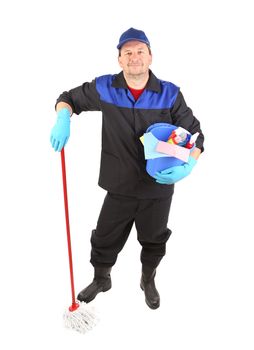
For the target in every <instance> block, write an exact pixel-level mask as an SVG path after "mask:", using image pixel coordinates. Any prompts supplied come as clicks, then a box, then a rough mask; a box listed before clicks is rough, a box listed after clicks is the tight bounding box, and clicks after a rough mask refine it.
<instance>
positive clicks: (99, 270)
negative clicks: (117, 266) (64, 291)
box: [77, 267, 112, 303]
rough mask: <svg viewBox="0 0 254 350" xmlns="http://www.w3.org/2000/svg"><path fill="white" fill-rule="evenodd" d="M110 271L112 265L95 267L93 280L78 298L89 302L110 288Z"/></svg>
mask: <svg viewBox="0 0 254 350" xmlns="http://www.w3.org/2000/svg"><path fill="white" fill-rule="evenodd" d="M110 272H111V267H95V268H94V279H93V282H92V283H91V284H89V286H87V287H86V288H85V289H83V290H82V291H81V292H80V293H79V294H78V297H77V299H78V300H79V301H84V302H85V303H89V302H90V301H92V300H93V299H94V298H95V297H96V295H97V294H98V293H100V292H106V291H107V290H109V289H110V288H111V286H112V284H111V277H110Z"/></svg>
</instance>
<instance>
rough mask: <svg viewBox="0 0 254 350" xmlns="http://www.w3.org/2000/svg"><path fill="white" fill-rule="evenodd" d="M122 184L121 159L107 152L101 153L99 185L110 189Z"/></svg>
mask: <svg viewBox="0 0 254 350" xmlns="http://www.w3.org/2000/svg"><path fill="white" fill-rule="evenodd" d="M119 182H120V162H119V159H118V158H117V157H116V156H114V155H112V154H110V153H107V152H105V151H102V152H101V165H100V177H99V183H100V184H101V185H103V186H106V187H108V188H115V187H117V186H118V184H119Z"/></svg>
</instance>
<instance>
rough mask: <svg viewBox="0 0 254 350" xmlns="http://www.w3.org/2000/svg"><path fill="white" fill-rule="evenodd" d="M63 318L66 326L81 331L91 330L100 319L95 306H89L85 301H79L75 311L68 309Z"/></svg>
mask: <svg viewBox="0 0 254 350" xmlns="http://www.w3.org/2000/svg"><path fill="white" fill-rule="evenodd" d="M63 318H64V326H65V327H66V328H70V329H73V330H75V331H77V332H79V333H86V332H87V331H90V330H91V329H92V328H93V327H94V326H95V325H96V324H97V322H98V321H99V319H98V316H97V315H96V313H95V310H94V308H92V307H88V306H87V304H86V303H84V302H81V303H79V307H78V308H77V309H76V310H75V311H69V310H68V311H66V312H65V313H64V316H63Z"/></svg>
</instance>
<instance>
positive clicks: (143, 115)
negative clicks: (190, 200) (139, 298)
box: [51, 28, 204, 309]
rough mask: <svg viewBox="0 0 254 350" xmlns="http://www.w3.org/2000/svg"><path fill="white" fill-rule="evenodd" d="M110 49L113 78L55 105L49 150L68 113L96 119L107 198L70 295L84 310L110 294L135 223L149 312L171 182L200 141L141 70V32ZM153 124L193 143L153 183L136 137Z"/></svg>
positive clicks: (180, 107) (177, 100) (174, 92)
mask: <svg viewBox="0 0 254 350" xmlns="http://www.w3.org/2000/svg"><path fill="white" fill-rule="evenodd" d="M117 49H118V50H119V57H118V62H119V65H120V67H121V68H122V71H121V72H120V73H119V74H115V75H105V76H100V77H98V78H96V79H95V80H93V81H92V82H90V83H88V82H86V83H84V84H83V85H82V86H79V87H77V88H74V89H72V90H70V91H68V92H64V93H62V94H61V95H60V97H59V98H58V99H57V104H56V110H57V122H56V124H55V126H54V128H53V129H52V133H51V143H52V146H53V148H54V149H55V150H56V151H61V149H62V147H64V145H65V144H66V142H67V141H68V138H69V135H70V117H71V115H72V114H80V113H81V112H83V111H101V112H102V117H103V124H102V151H101V166H100V176H99V186H101V187H102V188H104V189H105V190H107V191H108V192H107V195H106V197H105V200H104V203H103V206H102V209H101V212H100V215H99V218H98V222H97V226H96V229H95V230H93V231H92V235H91V245H92V250H91V260H90V262H91V264H92V265H93V267H94V279H93V281H92V283H91V284H90V285H89V286H88V287H86V288H85V289H83V290H82V291H81V292H80V293H79V294H78V297H77V298H78V300H80V301H85V302H87V303H88V302H90V301H91V300H93V299H94V298H95V297H96V295H97V294H98V293H99V292H102V291H103V292H105V291H107V290H109V289H110V288H111V276H110V273H111V268H112V266H113V265H114V264H115V262H116V260H117V256H118V253H119V252H120V251H121V250H122V248H123V246H124V244H125V242H126V240H127V238H128V235H129V233H130V231H131V228H132V226H133V223H135V226H136V229H137V234H138V241H139V243H140V244H141V246H142V250H141V262H142V275H141V284H140V286H141V288H142V290H143V291H144V293H145V301H146V303H147V305H148V306H149V307H150V308H151V309H156V308H158V307H159V305H160V296H159V293H158V291H157V289H156V286H155V281H154V278H155V274H156V268H157V267H158V265H159V263H160V261H161V259H162V257H163V256H164V255H165V252H166V242H167V240H168V238H169V236H170V234H171V231H170V229H168V228H167V221H168V215H169V210H170V205H171V199H172V195H173V191H174V183H175V182H177V181H179V180H181V179H182V178H184V177H186V176H187V175H188V174H189V173H190V172H191V170H192V168H193V167H194V165H195V164H196V162H197V159H198V157H199V155H200V153H201V152H202V151H203V140H204V137H203V134H202V131H201V129H200V123H199V121H198V120H197V119H196V118H195V117H194V116H193V114H192V111H191V109H190V108H188V107H187V105H186V103H185V101H184V98H183V95H182V94H181V92H180V89H179V88H178V87H177V86H175V85H174V84H172V83H169V82H166V81H163V80H160V79H158V78H156V77H155V75H154V74H153V73H152V72H151V70H150V69H149V67H150V65H151V63H152V53H151V48H150V42H149V40H148V38H147V36H146V35H145V33H144V32H143V31H141V30H137V29H134V28H130V29H128V30H127V31H126V32H124V33H123V34H122V35H121V37H120V40H119V44H118V45H117ZM157 122H164V123H170V124H173V125H176V126H181V127H183V128H185V129H187V130H188V131H189V132H190V133H191V134H194V133H196V132H199V137H198V139H197V141H196V148H195V149H194V150H193V151H192V152H191V155H190V157H189V161H188V162H187V163H185V164H183V165H182V166H177V167H174V168H172V169H173V170H172V169H168V171H165V172H163V174H162V173H158V174H156V175H155V179H154V178H153V177H151V176H149V175H148V173H147V172H146V161H145V158H144V149H143V145H142V143H141V141H140V139H139V138H140V136H142V135H143V134H144V133H145V132H146V129H147V128H148V127H149V126H150V125H152V124H154V123H157ZM126 278H128V277H127V276H126ZM126 283H127V281H126Z"/></svg>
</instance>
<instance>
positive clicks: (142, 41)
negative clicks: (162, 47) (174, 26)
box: [116, 38, 150, 49]
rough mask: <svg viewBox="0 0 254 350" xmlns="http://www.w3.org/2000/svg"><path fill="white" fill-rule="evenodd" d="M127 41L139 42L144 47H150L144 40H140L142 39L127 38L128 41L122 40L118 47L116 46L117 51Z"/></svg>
mask: <svg viewBox="0 0 254 350" xmlns="http://www.w3.org/2000/svg"><path fill="white" fill-rule="evenodd" d="M128 41H140V42H141V43H144V44H146V45H148V46H149V47H150V43H149V42H147V41H145V40H142V39H137V38H129V39H126V40H123V41H121V42H120V43H119V44H118V45H117V47H116V48H117V49H120V48H121V47H122V46H123V45H124V44H125V43H127V42H128Z"/></svg>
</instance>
